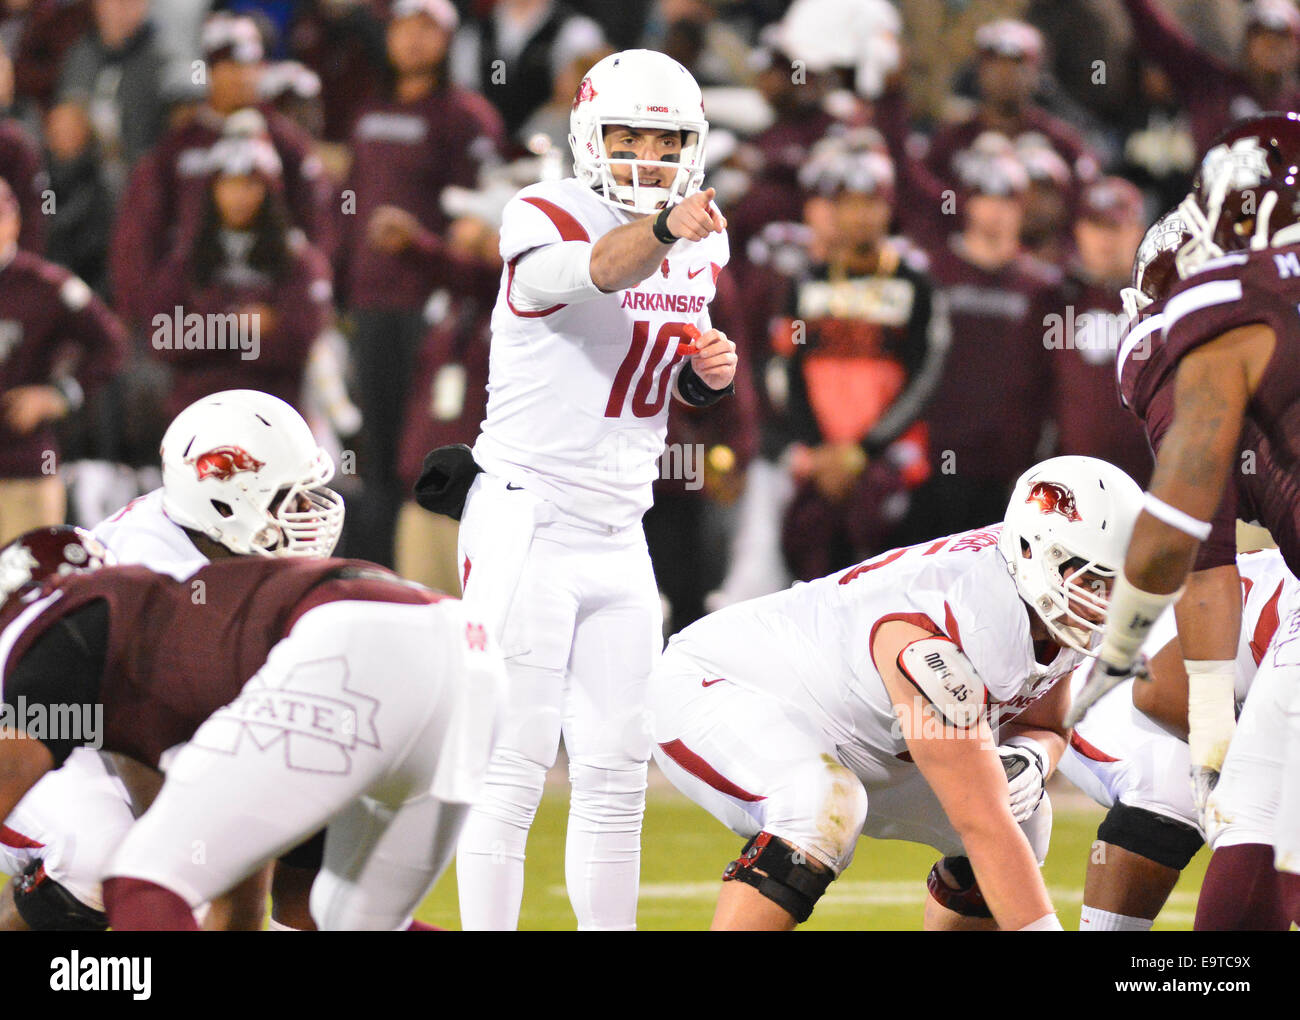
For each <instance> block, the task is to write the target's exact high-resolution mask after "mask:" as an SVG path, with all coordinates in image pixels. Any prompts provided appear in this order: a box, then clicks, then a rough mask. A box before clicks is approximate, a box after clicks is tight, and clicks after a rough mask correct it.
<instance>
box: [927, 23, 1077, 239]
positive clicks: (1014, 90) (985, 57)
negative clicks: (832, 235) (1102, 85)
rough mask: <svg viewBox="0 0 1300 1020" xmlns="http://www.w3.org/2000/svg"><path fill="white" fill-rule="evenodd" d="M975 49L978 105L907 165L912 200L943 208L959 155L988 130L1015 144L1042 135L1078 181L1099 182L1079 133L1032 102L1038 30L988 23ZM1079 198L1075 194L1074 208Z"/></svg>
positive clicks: (954, 179)
mask: <svg viewBox="0 0 1300 1020" xmlns="http://www.w3.org/2000/svg"><path fill="white" fill-rule="evenodd" d="M975 45H976V49H977V52H978V64H977V67H976V72H977V82H978V88H979V106H978V108H977V109H976V111H975V113H974V115H972V116H971V117H969V118H968V119H966V120H964V121H960V122H958V123H956V124H951V125H948V126H946V127H943V128H940V129H939V130H938V131H937V132H936V133H935V136H934V137H933V138H932V139H931V141H930V145H929V151H928V153H927V154H926V156H925V159H924V160H923V161H922V162H921V163H919V164H914V165H912V166H910V167H909V174H908V184H909V187H910V189H911V190H912V192H914V194H913V195H912V198H913V200H914V201H920V202H923V203H926V205H927V207H935V206H938V205H940V204H942V202H943V199H944V198H945V196H946V194H948V193H952V192H955V191H956V190H957V186H958V181H959V177H960V174H959V171H958V166H957V162H958V158H959V155H960V153H962V152H963V151H965V150H966V149H969V148H970V147H971V145H972V144H973V143H974V142H975V140H976V139H977V138H979V137H980V136H981V135H983V134H984V133H985V132H990V131H993V132H997V133H999V134H1002V135H1005V136H1006V137H1007V138H1009V139H1011V140H1012V141H1013V142H1015V141H1017V140H1018V139H1019V138H1020V136H1021V135H1024V134H1029V133H1034V134H1038V135H1041V136H1043V137H1044V138H1045V139H1046V140H1047V142H1048V144H1050V145H1051V147H1052V148H1053V149H1055V150H1056V152H1057V154H1058V155H1059V156H1060V157H1061V158H1062V159H1063V160H1065V162H1066V165H1067V166H1069V167H1070V170H1071V172H1072V174H1073V176H1074V179H1075V180H1076V182H1078V183H1082V184H1086V183H1087V182H1089V181H1091V180H1092V179H1093V178H1095V177H1096V176H1097V173H1098V165H1097V159H1096V157H1095V156H1094V155H1093V153H1092V151H1091V150H1090V149H1089V148H1088V147H1087V145H1086V144H1085V143H1084V141H1083V139H1082V138H1081V137H1080V136H1079V133H1078V132H1077V131H1075V129H1074V128H1072V127H1071V126H1070V125H1068V124H1066V123H1065V122H1064V121H1062V120H1058V119H1057V118H1056V117H1053V116H1052V115H1051V114H1049V113H1047V111H1045V110H1043V109H1041V108H1040V107H1038V106H1035V105H1034V104H1033V95H1034V90H1035V88H1036V86H1037V83H1038V77H1039V69H1040V65H1041V62H1042V52H1043V38H1042V35H1041V34H1040V33H1039V31H1038V29H1036V28H1034V27H1033V26H1032V25H1028V24H1026V23H1024V22H1021V21H994V22H990V23H989V24H986V25H983V26H982V27H981V28H980V29H979V31H978V32H976V34H975ZM1075 198H1076V195H1075V194H1071V209H1072V210H1073V201H1074V199H1075ZM949 222H950V223H951V222H952V219H951V218H949Z"/></svg>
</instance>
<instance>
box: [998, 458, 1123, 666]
mask: <svg viewBox="0 0 1300 1020" xmlns="http://www.w3.org/2000/svg"><path fill="white" fill-rule="evenodd" d="M1141 509H1142V490H1141V489H1140V488H1138V485H1137V483H1136V482H1135V481H1133V479H1132V478H1130V477H1129V476H1128V475H1127V474H1125V473H1124V472H1123V471H1121V470H1120V469H1119V468H1117V467H1115V466H1114V465H1113V464H1108V463H1106V461H1104V460H1097V459H1095V458H1093V457H1053V458H1052V459H1051V460H1045V461H1043V462H1042V463H1040V464H1037V465H1035V466H1034V467H1032V468H1030V469H1029V470H1028V471H1026V472H1025V473H1024V474H1023V475H1021V476H1020V479H1019V481H1017V482H1016V487H1015V489H1014V491H1013V492H1012V494H1011V502H1010V504H1009V505H1008V506H1007V515H1006V518H1005V520H1004V523H1003V526H1002V537H1001V540H1000V541H999V543H998V548H999V550H1000V551H1001V553H1002V557H1003V559H1005V560H1006V562H1007V569H1008V570H1010V571H1011V576H1012V577H1013V578H1014V579H1015V582H1016V588H1017V590H1018V591H1019V592H1020V597H1021V598H1022V599H1024V600H1025V601H1026V602H1028V603H1029V605H1030V606H1032V607H1033V609H1034V611H1035V612H1036V613H1037V614H1038V616H1039V618H1040V619H1041V620H1042V621H1043V623H1044V624H1045V625H1046V627H1047V629H1048V631H1049V632H1050V633H1051V635H1052V637H1053V638H1054V639H1055V640H1056V641H1057V642H1058V643H1060V644H1062V645H1066V646H1068V647H1070V648H1074V649H1076V650H1077V651H1081V652H1087V651H1088V650H1089V646H1090V644H1091V643H1092V639H1093V636H1094V635H1096V634H1099V633H1101V630H1102V628H1103V627H1104V625H1105V618H1106V608H1107V606H1108V605H1109V602H1110V594H1109V587H1108V586H1107V585H1106V583H1105V582H1106V580H1107V579H1108V578H1113V577H1115V575H1116V574H1118V573H1119V571H1120V570H1121V569H1122V568H1123V566H1124V555H1125V553H1126V551H1127V549H1128V541H1129V536H1130V534H1131V533H1132V531H1133V523H1134V522H1135V521H1136V520H1137V517H1138V513H1139V512H1140V511H1141ZM1067 566H1068V567H1074V568H1076V569H1075V570H1074V571H1073V572H1072V573H1071V575H1070V577H1069V578H1068V579H1067V578H1065V577H1063V576H1062V571H1063V569H1064V568H1065V567H1067Z"/></svg>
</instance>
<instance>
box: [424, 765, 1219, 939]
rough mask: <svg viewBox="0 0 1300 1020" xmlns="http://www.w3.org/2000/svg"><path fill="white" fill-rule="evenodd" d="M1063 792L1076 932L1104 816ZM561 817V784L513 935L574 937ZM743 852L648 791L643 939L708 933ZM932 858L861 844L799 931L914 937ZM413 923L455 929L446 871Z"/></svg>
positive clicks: (1066, 879) (1066, 882)
mask: <svg viewBox="0 0 1300 1020" xmlns="http://www.w3.org/2000/svg"><path fill="white" fill-rule="evenodd" d="M1053 788H1054V790H1055V789H1056V788H1055V786H1054V787H1053ZM1062 789H1063V792H1062V794H1059V795H1055V796H1054V797H1053V806H1054V815H1055V821H1054V829H1053V832H1052V846H1051V851H1050V853H1049V854H1048V858H1047V864H1046V866H1045V868H1044V869H1043V870H1044V874H1045V875H1046V878H1047V885H1048V888H1049V889H1050V891H1051V894H1052V901H1053V902H1054V903H1055V905H1056V908H1057V911H1058V912H1059V913H1060V917H1061V923H1062V924H1063V925H1064V926H1065V927H1066V929H1067V930H1068V929H1073V928H1077V927H1078V925H1079V907H1080V904H1081V903H1082V900H1083V878H1084V871H1085V869H1086V867H1087V863H1088V853H1089V851H1090V849H1091V847H1092V842H1093V840H1094V839H1095V838H1096V833H1097V825H1098V823H1099V822H1100V821H1101V818H1102V816H1103V814H1104V812H1103V811H1102V810H1101V809H1100V808H1098V807H1095V806H1092V805H1091V804H1090V803H1089V802H1087V801H1085V800H1084V799H1083V798H1082V797H1081V796H1079V795H1077V794H1074V793H1073V791H1072V789H1071V788H1069V787H1065V788H1062ZM1067 791H1068V792H1067ZM567 811H568V794H567V791H566V790H565V789H564V788H563V786H562V785H555V784H548V786H547V790H546V796H545V797H544V798H543V800H542V806H541V810H540V811H539V812H538V814H537V822H536V824H535V825H534V826H533V831H532V835H531V836H530V838H529V841H528V863H527V871H526V879H525V882H526V885H525V888H524V905H523V911H522V913H521V915H520V919H519V926H520V928H521V929H526V930H550V931H555V930H560V931H572V930H574V929H575V928H576V926H577V925H576V922H575V921H574V918H573V911H572V910H571V909H570V907H569V900H568V897H567V895H566V893H565V891H564V826H565V818H566V814H567ZM741 845H742V841H741V840H740V839H739V838H738V837H736V836H734V835H733V834H732V833H730V832H729V831H727V830H726V829H725V828H723V827H722V825H721V824H719V823H718V822H717V821H715V820H714V819H713V817H712V816H711V815H708V814H707V813H705V812H704V811H703V810H702V809H700V808H698V807H696V806H695V805H694V804H693V803H691V802H690V801H688V800H686V799H685V798H684V797H682V796H680V795H679V794H677V793H676V792H675V791H673V790H672V789H671V788H666V787H662V786H658V785H652V787H651V790H650V793H649V795H648V799H647V803H646V819H645V829H644V834H643V837H642V847H643V850H642V855H641V899H640V905H639V911H638V923H639V926H640V927H641V928H642V929H644V930H648V931H682V930H699V929H704V928H707V927H708V925H709V920H710V919H711V918H712V917H713V907H714V903H715V902H716V900H717V895H718V878H719V876H720V875H721V874H722V869H723V868H724V867H725V866H726V864H727V862H728V861H730V860H732V859H733V858H734V857H735V856H736V854H737V853H739V851H740V848H741ZM937 856H938V855H937V853H936V852H935V851H934V850H931V849H930V848H929V847H925V846H920V845H918V844H915V843H899V842H883V841H878V840H863V841H862V842H861V843H860V844H859V845H858V850H857V855H856V857H855V858H854V861H853V864H852V865H851V866H850V868H849V870H848V871H847V872H846V873H845V875H844V877H842V878H840V879H839V880H838V881H837V882H835V883H834V884H833V885H832V886H831V887H830V890H829V891H828V892H827V893H826V895H825V897H823V899H822V900H821V902H820V903H819V904H818V905H817V911H816V913H815V914H814V915H813V917H812V919H811V920H810V921H809V922H808V923H807V924H806V925H804V926H803V927H804V928H805V929H810V930H821V931H844V930H863V929H868V930H885V931H908V930H915V929H919V928H920V927H921V909H922V904H923V902H924V896H925V876H926V874H927V873H928V872H929V870H930V865H931V864H933V863H934V861H935V859H936V857H937ZM1209 859H1210V855H1209V852H1208V851H1207V850H1205V849H1204V848H1202V849H1201V852H1200V853H1198V854H1197V855H1196V857H1195V858H1194V859H1193V861H1192V863H1191V864H1190V865H1189V866H1188V867H1187V869H1186V871H1185V872H1184V873H1183V877H1182V879H1181V881H1180V882H1179V883H1178V887H1177V888H1176V889H1175V890H1174V893H1173V895H1172V896H1171V897H1170V899H1169V902H1168V903H1167V904H1166V906H1165V909H1164V911H1163V913H1161V915H1160V917H1159V918H1157V919H1156V924H1155V930H1156V931H1162V930H1164V931H1175V930H1189V931H1190V930H1191V927H1192V920H1193V917H1194V915H1195V913H1196V894H1197V890H1199V889H1200V886H1201V880H1202V878H1203V877H1204V875H1205V868H1206V865H1207V864H1208V863H1209ZM418 916H419V918H420V919H421V920H424V921H428V922H430V923H432V924H438V925H441V926H443V927H444V928H456V927H458V926H459V923H458V918H459V913H458V910H457V906H456V879H455V875H454V873H453V872H452V871H449V872H448V873H447V874H446V875H444V876H443V878H442V881H440V882H439V883H438V886H437V888H435V889H434V890H433V892H432V893H430V895H429V897H428V899H426V900H425V901H424V903H423V904H422V905H421V908H420V910H419V912H418Z"/></svg>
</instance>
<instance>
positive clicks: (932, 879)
mask: <svg viewBox="0 0 1300 1020" xmlns="http://www.w3.org/2000/svg"><path fill="white" fill-rule="evenodd" d="M925 887H926V888H927V889H929V890H930V895H931V896H933V897H934V899H935V902H936V903H938V904H939V905H940V906H943V907H947V908H948V909H949V910H951V911H952V912H953V913H954V914H960V915H961V916H962V917H992V916H993V912H992V911H991V910H989V907H988V904H987V903H985V902H984V894H983V893H982V892H980V887H979V883H978V882H976V881H975V870H974V869H973V868H972V867H971V866H970V858H968V857H944V858H941V859H940V860H938V861H935V864H934V867H933V868H931V869H930V874H929V875H928V876H927V877H926V880H925Z"/></svg>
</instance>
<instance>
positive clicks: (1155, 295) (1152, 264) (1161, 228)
mask: <svg viewBox="0 0 1300 1020" xmlns="http://www.w3.org/2000/svg"><path fill="white" fill-rule="evenodd" d="M1191 237H1192V232H1191V229H1190V228H1189V227H1188V226H1187V220H1186V219H1185V218H1184V216H1183V213H1182V209H1181V207H1180V208H1178V209H1171V210H1170V211H1169V212H1167V213H1165V214H1164V215H1163V216H1161V217H1160V218H1159V219H1158V220H1156V221H1155V223H1153V224H1151V226H1150V227H1148V228H1147V232H1146V234H1145V235H1144V236H1143V238H1142V243H1141V244H1139V245H1138V250H1137V254H1136V255H1135V256H1134V257H1133V279H1132V283H1131V285H1130V286H1128V287H1125V288H1124V289H1123V290H1122V291H1120V298H1121V299H1122V300H1123V302H1124V310H1125V311H1126V312H1127V313H1128V315H1129V318H1131V319H1136V318H1137V316H1138V312H1140V311H1141V310H1142V309H1143V308H1145V307H1146V306H1147V305H1149V304H1151V303H1152V302H1153V301H1159V300H1160V299H1161V298H1163V297H1165V296H1166V295H1167V294H1168V293H1169V291H1170V289H1171V288H1172V287H1173V285H1174V283H1175V282H1176V281H1177V280H1178V272H1177V269H1176V267H1175V266H1174V260H1175V258H1176V257H1177V255H1178V252H1179V251H1180V250H1181V249H1182V247H1183V245H1185V244H1186V243H1187V242H1188V241H1190V240H1191Z"/></svg>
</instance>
